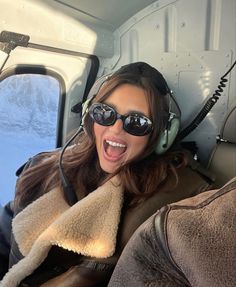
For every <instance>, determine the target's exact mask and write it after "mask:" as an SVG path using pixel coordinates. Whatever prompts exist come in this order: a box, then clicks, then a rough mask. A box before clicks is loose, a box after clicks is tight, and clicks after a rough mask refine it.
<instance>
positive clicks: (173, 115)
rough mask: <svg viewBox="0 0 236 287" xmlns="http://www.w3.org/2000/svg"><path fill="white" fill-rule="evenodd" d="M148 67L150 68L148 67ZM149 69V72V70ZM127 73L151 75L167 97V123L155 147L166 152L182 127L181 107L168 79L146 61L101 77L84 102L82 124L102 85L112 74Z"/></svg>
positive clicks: (159, 151) (161, 152)
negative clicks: (168, 83)
mask: <svg viewBox="0 0 236 287" xmlns="http://www.w3.org/2000/svg"><path fill="white" fill-rule="evenodd" d="M147 67H148V69H147ZM147 71H148V72H147ZM126 73H129V74H131V73H136V74H137V73H138V75H143V76H144V77H151V78H152V80H153V82H154V83H155V87H156V88H157V90H158V91H159V92H160V93H161V94H162V95H163V96H164V97H165V101H166V104H167V107H168V115H167V122H166V124H165V129H164V131H162V132H161V133H160V135H159V138H158V142H157V144H156V147H155V153H156V154H158V155H160V154H163V153H164V152H166V151H167V150H168V149H169V148H170V146H171V145H172V144H173V142H174V140H175V138H176V136H177V134H178V132H179V128H180V116H181V111H180V108H179V106H178V104H177V102H176V100H175V98H174V96H173V94H172V92H171V90H170V88H169V86H168V85H167V82H166V80H165V79H164V77H163V76H162V74H161V73H160V72H158V71H157V70H156V69H154V68H153V67H151V66H149V65H148V64H146V63H144V62H136V63H133V64H128V65H125V66H123V67H121V68H120V69H119V70H118V71H117V72H114V73H113V74H108V75H105V76H102V77H101V78H99V79H98V80H97V81H96V82H95V83H94V85H93V87H92V88H91V90H90V92H89V94H88V98H87V100H86V101H85V102H84V104H83V108H82V116H81V125H82V126H83V124H84V119H85V117H86V116H87V113H88V110H89V107H90V105H91V103H92V101H93V99H94V98H95V97H96V95H97V93H98V92H99V90H100V88H101V86H102V85H103V84H104V83H105V82H106V81H108V80H109V79H110V77H111V76H112V75H116V74H117V75H118V74H119V75H122V74H126Z"/></svg>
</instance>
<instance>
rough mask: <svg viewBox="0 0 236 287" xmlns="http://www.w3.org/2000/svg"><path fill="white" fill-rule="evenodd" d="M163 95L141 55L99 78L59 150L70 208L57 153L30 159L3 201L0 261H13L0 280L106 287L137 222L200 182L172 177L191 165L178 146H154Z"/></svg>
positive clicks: (164, 112)
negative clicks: (72, 134) (159, 150)
mask: <svg viewBox="0 0 236 287" xmlns="http://www.w3.org/2000/svg"><path fill="white" fill-rule="evenodd" d="M168 93H169V89H168V86H167V84H166V81H165V80H164V78H163V76H162V75H161V74H160V73H159V72H158V71H157V70H156V69H154V68H153V67H151V66H149V65H148V64H146V63H142V62H139V63H134V64H130V65H127V66H124V67H122V68H121V69H120V70H118V71H117V72H115V73H114V74H113V75H112V76H111V77H110V78H108V80H107V81H105V83H104V84H103V85H102V86H101V88H100V89H99V91H98V93H97V94H96V95H95V96H94V97H93V99H92V101H91V103H90V105H89V108H88V112H87V113H86V114H85V115H84V120H83V122H84V123H83V125H84V132H82V133H81V134H80V136H79V137H78V142H77V143H76V144H74V145H73V146H71V147H69V148H67V149H66V150H65V152H64V155H63V159H62V164H63V171H64V174H65V175H66V177H67V179H68V181H69V183H70V184H71V185H72V187H73V190H74V192H75V195H76V200H77V202H76V203H75V204H74V205H73V206H70V204H68V202H67V196H68V194H66V193H67V191H65V190H64V189H63V184H62V181H61V176H60V175H61V172H60V169H59V161H60V152H59V151H54V152H50V153H42V154H40V155H38V156H36V157H34V158H33V159H32V160H30V162H29V163H28V164H27V166H26V167H25V168H24V171H23V172H22V174H21V176H20V177H19V179H18V182H17V188H16V197H15V200H14V202H13V203H11V204H9V205H8V206H7V207H5V214H7V215H8V216H4V218H5V219H4V220H5V223H6V222H7V218H8V219H9V220H8V221H9V222H10V221H11V216H13V217H14V219H13V223H12V231H11V230H9V231H8V232H9V233H10V232H12V235H11V241H10V242H9V237H10V236H9V233H7V231H6V229H7V228H4V226H3V227H2V231H1V233H0V236H1V242H3V244H1V246H0V255H1V262H5V265H6V264H8V262H7V260H8V257H9V266H10V267H12V268H10V269H9V270H5V271H4V272H3V274H2V276H3V275H4V274H5V273H6V274H5V276H4V278H3V280H2V286H4V287H8V286H9V287H13V286H34V287H35V286H44V287H50V286H80V287H81V286H82V287H83V286H106V285H107V283H108V281H109V278H110V276H111V273H112V271H113V269H114V266H115V263H116V261H117V260H118V258H119V256H120V254H121V251H122V249H123V248H124V246H125V245H126V243H127V241H128V240H129V238H130V236H131V235H132V234H133V232H134V231H135V229H136V228H137V227H138V226H139V225H140V224H141V223H142V222H144V221H145V220H146V219H147V218H148V217H149V216H150V215H152V214H153V213H154V212H155V211H156V210H157V209H158V208H160V207H161V206H163V205H165V204H167V203H169V202H172V201H176V200H178V199H181V198H184V197H187V196H191V195H193V194H195V193H196V192H199V190H201V189H205V188H206V187H208V185H207V184H206V183H205V181H202V180H201V179H199V177H198V175H197V180H196V176H195V178H194V176H193V182H194V185H193V187H192V188H190V189H189V188H188V190H187V191H186V190H185V189H184V186H183V183H182V182H181V180H179V175H180V174H181V173H182V172H183V170H184V171H185V173H186V172H187V173H189V172H190V170H188V171H186V168H185V166H186V163H187V160H186V156H185V154H184V153H183V152H180V151H178V152H177V151H169V152H166V153H165V154H163V155H158V154H156V153H155V149H156V146H157V145H158V142H159V141H160V136H161V134H162V132H163V131H164V130H165V129H167V125H168V123H169V122H168V119H169V100H168V95H167V94H168ZM166 98H167V99H166ZM167 140H168V139H167ZM189 175H192V173H191V172H190V174H189ZM188 178H190V176H188ZM196 182H197V184H196ZM187 184H189V183H187ZM177 189H178V190H179V191H178V190H177ZM166 191H168V192H166ZM1 225H2V224H1ZM6 225H7V224H5V226H6ZM7 239H8V240H7ZM9 254H10V255H9ZM2 264H3V263H2ZM5 268H6V267H5Z"/></svg>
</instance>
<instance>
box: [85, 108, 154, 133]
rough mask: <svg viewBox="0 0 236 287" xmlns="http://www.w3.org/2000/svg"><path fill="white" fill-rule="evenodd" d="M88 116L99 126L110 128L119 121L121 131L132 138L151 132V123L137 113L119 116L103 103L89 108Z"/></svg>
mask: <svg viewBox="0 0 236 287" xmlns="http://www.w3.org/2000/svg"><path fill="white" fill-rule="evenodd" d="M89 115H90V116H91V118H92V119H93V120H94V121H95V122H96V123H97V124H99V125H102V126H112V125H114V123H115V122H116V121H117V120H118V119H121V120H122V122H123V129H124V130H125V131H126V132H127V133H129V134H131V135H133V136H144V135H147V134H149V133H150V132H151V131H152V122H151V120H150V119H149V118H147V117H145V116H144V115H142V114H139V113H131V114H126V115H124V116H123V115H120V114H118V113H117V111H116V110H115V109H114V108H112V107H110V106H108V105H106V104H103V103H94V104H92V105H91V106H90V108H89Z"/></svg>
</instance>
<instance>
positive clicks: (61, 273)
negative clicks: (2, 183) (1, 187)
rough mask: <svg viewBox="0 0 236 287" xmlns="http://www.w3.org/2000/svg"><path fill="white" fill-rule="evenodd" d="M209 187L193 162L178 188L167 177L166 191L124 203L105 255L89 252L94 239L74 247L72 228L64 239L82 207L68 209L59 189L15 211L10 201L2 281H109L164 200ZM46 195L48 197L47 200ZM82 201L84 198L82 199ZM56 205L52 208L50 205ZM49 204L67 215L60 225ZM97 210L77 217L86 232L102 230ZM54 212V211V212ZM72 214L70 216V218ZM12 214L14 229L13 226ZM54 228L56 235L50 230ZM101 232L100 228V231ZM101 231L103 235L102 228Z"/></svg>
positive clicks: (4, 217)
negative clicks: (133, 204)
mask: <svg viewBox="0 0 236 287" xmlns="http://www.w3.org/2000/svg"><path fill="white" fill-rule="evenodd" d="M173 180H174V179H173ZM207 189H209V182H208V181H206V180H205V178H204V177H202V175H200V173H199V172H197V168H196V166H192V167H186V168H184V169H180V170H179V184H178V186H177V187H176V188H173V181H172V179H170V181H169V185H168V186H165V190H159V191H158V192H157V193H155V194H154V195H153V196H152V197H151V198H149V199H147V200H146V201H144V202H143V203H142V204H140V205H138V206H136V207H134V208H130V207H126V206H123V207H122V210H121V214H120V216H119V222H118V229H117V231H116V233H115V236H113V237H116V238H115V241H116V242H115V249H114V250H113V251H112V248H111V250H110V251H109V252H111V254H110V253H109V252H106V254H105V256H104V257H103V256H102V255H101V256H100V254H98V256H92V255H91V254H96V253H92V252H90V251H91V248H92V247H91V246H92V244H91V245H89V246H88V248H87V247H86V248H87V249H86V248H82V251H81V252H80V251H78V252H77V250H81V249H79V248H81V247H79V248H78V246H76V244H77V239H76V240H74V239H73V236H76V233H77V232H76V231H75V232H74V233H73V232H72V235H71V236H72V237H71V238H72V239H73V240H72V241H70V242H69V243H68V238H67V237H66V236H67V235H68V234H67V233H70V232H71V230H73V228H74V225H72V226H71V228H70V224H71V222H72V221H73V222H74V223H75V224H76V228H79V229H80V227H77V222H80V220H76V216H77V213H76V212H79V210H80V209H79V208H77V209H78V210H77V209H76V207H71V208H68V207H67V206H66V204H65V202H63V199H62V198H60V197H57V196H58V194H59V193H58V192H57V191H52V192H51V191H50V192H49V193H48V194H46V196H45V195H44V196H42V197H40V198H39V199H36V200H34V201H33V204H30V205H28V206H26V207H25V208H24V209H23V210H22V211H19V210H15V209H14V204H13V203H9V204H8V205H6V206H5V207H4V208H3V209H2V210H1V211H0V280H1V279H2V278H3V279H2V281H1V282H2V283H1V282H0V286H4V287H14V286H21V287H24V286H25V287H26V286H33V287H37V286H42V287H51V286H53V287H54V286H57V287H62V286H63V287H67V286H68V287H73V286H76V287H77V286H80V287H95V286H107V284H108V281H109V279H110V276H111V274H112V272H113V269H114V267H115V264H116V262H117V260H118V258H119V256H120V254H121V252H122V250H123V248H124V246H125V245H126V243H127V242H128V240H129V239H130V237H131V236H132V234H133V233H134V231H135V230H136V229H137V228H138V227H139V226H140V225H141V224H142V223H143V222H144V221H145V220H146V219H148V218H149V217H150V216H151V215H153V214H154V213H155V212H156V211H157V210H158V209H159V208H161V207H162V206H164V205H166V204H168V203H171V202H176V201H178V200H181V199H184V198H186V197H191V196H194V195H196V194H198V193H200V192H202V191H204V190H207ZM93 193H94V194H95V199H94V198H93V195H92V196H90V198H92V199H93V200H95V202H97V201H96V200H99V197H98V198H96V192H93ZM114 194H115V193H114ZM47 197H49V201H48V202H47ZM85 199H86V198H84V199H83V200H81V205H82V207H83V208H85V211H86V212H87V209H86V207H84V206H83V205H86V202H90V201H89V200H88V199H86V200H85ZM84 201H85V203H83V202H84ZM107 202H108V200H107ZM55 204H56V208H54V209H53V206H54V205H55ZM79 204H80V203H79ZM90 205H92V204H90ZM94 206H96V205H94ZM104 206H105V207H104V208H103V210H106V205H104ZM50 208H52V209H53V210H54V211H55V210H56V211H57V210H59V211H60V212H62V213H63V212H65V214H66V215H68V214H69V215H68V216H67V217H66V216H65V217H64V216H63V220H64V219H65V220H64V221H62V224H61V223H60V221H58V222H57V223H56V224H54V220H53V219H52V217H51V216H50V212H49V210H50ZM97 210H98V214H97V215H96V214H95V213H93V214H94V215H93V217H92V218H90V221H89V220H87V221H86V220H85V218H86V217H85V216H82V217H81V218H82V219H83V222H84V224H82V225H83V226H82V227H83V228H84V230H85V231H86V230H90V229H91V226H93V230H94V229H96V232H100V229H99V225H97V224H90V223H94V222H93V221H96V220H98V219H99V220H100V224H103V220H102V216H103V214H101V215H100V213H99V212H100V211H99V210H100V209H97ZM110 210H111V208H110ZM54 211H53V212H54ZM71 212H72V213H71ZM93 212H94V211H93ZM80 213H81V212H80ZM53 216H57V215H55V213H54V215H53ZM70 216H71V218H72V219H73V220H71V221H70ZM112 217H113V216H112ZM12 218H13V230H12V228H11V226H12V224H11V222H12ZM21 219H22V221H21ZM96 222H97V221H96ZM63 224H64V225H63ZM109 224H111V223H110V221H109V222H108V224H107V226H106V228H107V227H108V226H109ZM111 225H112V224H111ZM29 226H30V227H29ZM45 226H46V227H45ZM48 226H49V228H48ZM85 227H86V228H85ZM111 227H112V226H111ZM114 229H115V228H114ZM45 230H46V231H45ZM44 231H45V232H44ZM49 231H50V232H49ZM54 232H55V234H56V235H55V237H54V236H53V235H52V234H54ZM60 232H61V234H60ZM96 232H95V233H94V234H95V236H96V234H97V233H96ZM102 234H103V233H102V232H100V233H99V236H102ZM104 234H105V235H106V233H104ZM113 235H114V234H113ZM63 236H64V237H63ZM108 237H109V236H108ZM38 238H40V240H38ZM45 238H46V239H45ZM71 238H70V239H71ZM103 238H104V236H103ZM111 241H112V240H111ZM107 245H108V243H107ZM71 246H72V247H71ZM105 246H106V244H105ZM31 260H32V261H31ZM1 284H2V285H1ZM127 286H129V285H127Z"/></svg>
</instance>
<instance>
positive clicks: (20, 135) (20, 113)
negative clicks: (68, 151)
mask: <svg viewBox="0 0 236 287" xmlns="http://www.w3.org/2000/svg"><path fill="white" fill-rule="evenodd" d="M59 93H60V87H59V83H58V81H57V80H56V79H55V78H53V77H51V76H45V75H35V74H22V75H14V76H10V77H8V78H6V79H4V80H3V81H1V82H0V139H1V140H0V174H1V176H0V205H4V204H5V203H7V202H8V201H9V200H11V199H12V198H13V196H14V192H15V182H16V179H17V178H16V176H15V172H16V170H17V169H18V168H19V167H20V166H21V165H22V164H24V163H25V162H26V161H27V160H28V158H30V157H32V156H33V155H35V154H36V153H38V152H41V151H47V150H51V149H54V148H55V146H56V130H57V111H58V102H59Z"/></svg>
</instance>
